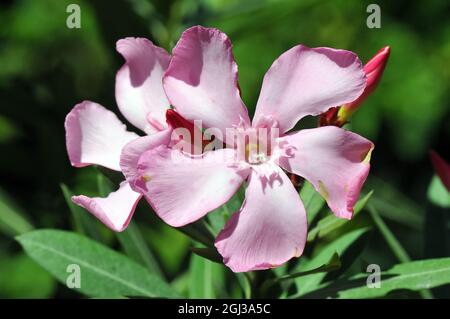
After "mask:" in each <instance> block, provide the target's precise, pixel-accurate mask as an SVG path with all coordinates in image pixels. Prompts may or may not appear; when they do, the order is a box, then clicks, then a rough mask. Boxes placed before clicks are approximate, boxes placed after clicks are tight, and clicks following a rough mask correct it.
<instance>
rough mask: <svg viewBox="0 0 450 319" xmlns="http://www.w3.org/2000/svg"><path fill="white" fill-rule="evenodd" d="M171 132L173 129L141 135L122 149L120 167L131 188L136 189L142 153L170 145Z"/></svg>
mask: <svg viewBox="0 0 450 319" xmlns="http://www.w3.org/2000/svg"><path fill="white" fill-rule="evenodd" d="M171 134H172V129H165V130H164V131H161V132H157V133H155V134H151V135H146V136H143V137H139V138H137V139H135V140H133V141H131V142H130V143H128V144H127V145H125V147H124V148H123V149H122V155H121V157H120V167H121V169H122V173H123V175H124V176H125V178H126V179H127V181H128V182H129V183H130V186H131V188H133V189H134V182H135V181H136V179H138V178H139V173H138V163H139V159H140V158H141V155H142V154H143V153H145V152H146V151H148V150H151V149H153V148H155V147H158V146H160V145H168V144H169V142H170V140H171Z"/></svg>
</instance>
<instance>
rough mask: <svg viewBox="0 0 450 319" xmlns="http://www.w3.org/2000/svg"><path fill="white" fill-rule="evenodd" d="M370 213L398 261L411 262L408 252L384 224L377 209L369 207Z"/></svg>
mask: <svg viewBox="0 0 450 319" xmlns="http://www.w3.org/2000/svg"><path fill="white" fill-rule="evenodd" d="M369 213H370V216H371V217H372V220H373V221H374V223H375V225H376V226H377V228H378V229H379V230H380V232H381V234H382V235H383V237H384V239H385V240H386V242H387V244H388V246H389V247H390V248H391V250H392V252H393V253H394V255H395V256H396V257H397V259H398V260H399V261H400V262H409V261H411V258H410V257H409V255H408V253H407V252H406V250H405V249H404V248H403V246H402V245H401V244H400V242H399V241H398V240H397V238H395V236H394V234H393V233H392V232H391V230H390V229H389V228H388V226H387V225H386V224H385V223H384V221H383V219H382V218H381V216H380V215H379V214H378V212H377V211H376V209H375V208H374V207H373V206H372V205H369Z"/></svg>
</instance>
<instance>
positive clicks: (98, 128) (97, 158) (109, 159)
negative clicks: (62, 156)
mask: <svg viewBox="0 0 450 319" xmlns="http://www.w3.org/2000/svg"><path fill="white" fill-rule="evenodd" d="M64 126H65V129H66V146H67V153H68V154H69V159H70V162H71V163H72V165H73V166H75V167H84V166H88V165H91V164H98V165H101V166H104V167H107V168H110V169H113V170H116V171H120V165H119V161H120V153H121V151H122V147H124V146H125V144H127V143H128V142H129V141H131V140H133V139H135V138H137V137H138V135H136V134H135V133H132V132H128V131H127V130H126V126H125V124H123V123H122V122H121V121H120V120H119V119H118V118H117V116H116V115H115V114H114V113H113V112H111V111H109V110H107V109H105V108H104V107H103V106H101V105H100V104H97V103H94V102H90V101H84V102H82V103H80V104H77V105H75V107H74V108H73V109H72V110H71V111H70V113H69V114H67V116H66V121H65V123H64Z"/></svg>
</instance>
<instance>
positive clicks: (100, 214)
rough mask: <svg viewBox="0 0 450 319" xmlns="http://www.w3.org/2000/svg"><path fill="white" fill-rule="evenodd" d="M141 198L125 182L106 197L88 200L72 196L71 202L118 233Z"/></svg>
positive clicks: (80, 196)
mask: <svg viewBox="0 0 450 319" xmlns="http://www.w3.org/2000/svg"><path fill="white" fill-rule="evenodd" d="M141 197H142V195H141V194H139V193H136V192H134V191H133V190H132V189H131V188H130V186H129V185H128V183H127V182H122V183H121V184H120V188H119V189H118V190H117V191H115V192H112V193H110V194H109V195H108V197H105V198H102V197H93V198H90V197H87V196H84V195H79V196H73V197H72V201H73V202H74V203H75V204H77V205H79V206H81V207H83V208H85V209H86V210H88V211H89V212H90V213H91V214H92V215H94V216H95V217H97V218H98V219H99V220H100V221H101V222H102V223H103V224H105V225H106V226H107V227H109V228H110V229H112V230H114V231H119V232H120V231H122V230H124V229H125V228H126V227H127V226H128V224H129V222H130V220H131V217H132V216H133V213H134V210H135V208H136V205H137V204H138V202H139V200H140V199H141Z"/></svg>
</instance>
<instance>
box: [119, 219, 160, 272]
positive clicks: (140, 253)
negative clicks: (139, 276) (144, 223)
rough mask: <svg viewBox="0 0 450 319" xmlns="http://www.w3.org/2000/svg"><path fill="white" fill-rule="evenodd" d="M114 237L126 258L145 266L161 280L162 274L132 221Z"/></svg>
mask: <svg viewBox="0 0 450 319" xmlns="http://www.w3.org/2000/svg"><path fill="white" fill-rule="evenodd" d="M116 236H117V239H118V240H119V242H120V245H121V246H122V248H123V249H124V251H125V253H126V255H127V256H128V257H130V258H132V259H133V260H135V261H137V262H139V263H140V264H142V265H143V266H146V267H147V268H148V269H149V270H150V272H151V273H153V274H156V275H158V276H160V277H162V278H163V273H162V271H161V269H160V268H159V266H158V263H157V261H156V259H155V257H154V255H153V253H152V252H151V251H150V249H149V247H148V246H147V243H146V242H145V240H144V238H143V237H142V234H141V232H140V230H139V228H138V226H137V225H136V224H135V223H134V222H133V221H131V222H130V224H129V225H128V227H127V229H125V230H124V231H123V232H120V233H116Z"/></svg>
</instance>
